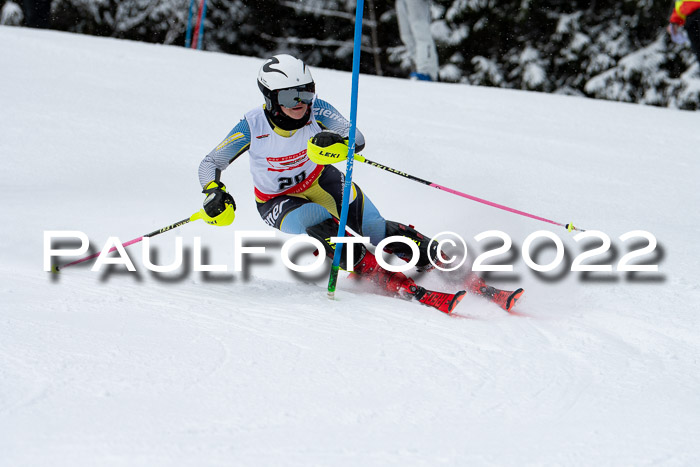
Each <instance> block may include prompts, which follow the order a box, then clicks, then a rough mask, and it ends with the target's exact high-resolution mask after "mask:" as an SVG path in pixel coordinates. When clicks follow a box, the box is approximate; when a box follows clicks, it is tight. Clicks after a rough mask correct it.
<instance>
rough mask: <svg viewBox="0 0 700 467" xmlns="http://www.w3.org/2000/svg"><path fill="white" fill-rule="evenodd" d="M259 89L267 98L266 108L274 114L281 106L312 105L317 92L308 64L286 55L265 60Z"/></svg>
mask: <svg viewBox="0 0 700 467" xmlns="http://www.w3.org/2000/svg"><path fill="white" fill-rule="evenodd" d="M258 87H259V88H260V91H261V92H262V93H263V96H265V106H266V108H267V109H269V110H270V111H272V112H276V111H278V110H279V105H283V106H285V107H295V106H296V105H297V104H299V103H305V104H310V103H311V102H312V101H313V98H314V96H315V92H316V85H315V83H314V79H313V78H312V77H311V71H310V70H309V67H307V66H306V63H304V62H303V61H301V60H299V59H298V58H296V57H292V56H291V55H286V54H280V55H275V56H273V57H271V58H268V59H267V60H265V63H264V64H263V66H261V67H260V71H259V72H258ZM280 91H282V92H280Z"/></svg>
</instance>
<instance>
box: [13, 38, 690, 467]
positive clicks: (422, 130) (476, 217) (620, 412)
mask: <svg viewBox="0 0 700 467" xmlns="http://www.w3.org/2000/svg"><path fill="white" fill-rule="evenodd" d="M0 43H1V44H2V46H1V47H0V69H1V70H2V73H0V106H1V107H0V109H1V111H0V132H1V137H0V155H1V157H2V159H1V160H2V163H3V170H2V171H1V172H0V181H1V188H0V189H1V190H2V192H1V199H2V212H3V222H2V226H1V227H0V234H1V237H0V244H1V245H2V258H1V259H2V261H0V294H1V299H0V308H1V311H0V465H2V466H21V465H32V466H36V465H51V466H64V465H65V466H76V465H119V466H154V465H168V466H172V465H189V466H201V465H217V464H221V465H237V466H258V465H285V466H310V465H333V466H358V465H363V466H374V465H376V466H380V465H381V466H386V465H395V466H407V465H419V466H434V465H513V466H515V465H518V466H520V465H566V466H582V465H596V466H599V465H616V466H619V465H672V466H679V465H699V464H700V443H699V442H698V440H700V417H698V414H700V320H699V318H698V312H699V311H700V310H699V306H698V303H700V287H699V286H698V270H699V269H700V268H699V266H700V265H699V264H698V263H699V261H698V247H699V246H700V245H699V242H698V234H699V233H700V220H699V216H698V214H697V212H698V211H697V209H698V207H697V206H698V204H699V203H700V195H699V194H698V193H699V192H700V190H698V186H697V183H698V182H697V181H698V179H699V178H700V170H699V168H700V163H699V162H698V148H700V131H698V129H699V128H700V114H698V113H692V112H683V111H676V110H670V109H660V108H653V107H645V106H640V105H626V104H619V103H611V102H600V101H593V100H587V99H582V98H573V97H565V96H555V95H545V94H538V93H529V92H520V91H514V90H499V89H492V88H479V87H471V86H465V85H455V84H446V83H424V82H411V81H407V80H400V79H389V78H380V77H375V76H361V78H360V97H359V113H358V125H359V127H360V128H361V129H362V130H363V132H364V133H365V136H366V138H367V142H368V143H367V147H366V149H365V151H364V153H363V154H364V155H365V156H366V157H367V158H369V159H372V160H375V161H378V162H381V163H384V164H386V165H389V166H391V167H394V168H396V169H399V170H403V171H405V172H408V173H411V174H413V175H416V176H418V177H421V178H424V179H427V180H431V181H434V182H436V183H439V184H441V185H444V186H447V187H450V188H454V189H456V190H460V191H464V192H467V193H469V194H472V195H474V196H478V197H481V198H485V199H488V200H490V201H494V202H497V203H500V204H505V205H507V206H510V207H513V208H516V209H520V210H523V211H526V212H530V213H533V214H536V215H539V216H542V217H545V218H548V219H553V220H555V221H557V222H561V223H567V222H573V223H574V224H575V225H577V226H579V227H581V228H584V229H589V230H598V231H602V232H605V233H606V234H607V235H609V237H610V238H611V240H612V246H611V248H610V250H609V251H608V252H606V253H603V254H602V255H600V256H598V257H596V258H592V259H591V260H586V261H584V264H591V263H598V264H610V265H612V267H613V271H612V272H609V273H600V272H596V273H583V272H571V271H570V267H571V263H572V261H573V259H574V258H575V257H576V256H578V255H579V254H581V253H582V252H584V251H586V250H590V249H592V248H594V247H596V246H598V245H600V244H601V241H600V240H595V239H593V240H591V239H583V240H581V241H580V242H577V241H575V240H574V234H575V233H576V232H574V233H569V232H567V231H566V230H565V229H563V228H560V227H557V226H554V225H551V224H547V223H543V222H539V221H535V220H532V219H528V218H526V217H522V216H518V215H515V214H512V213H509V212H505V211H501V210H497V209H494V208H492V207H488V206H485V205H482V204H478V203H475V202H473V201H469V200H466V199H463V198H460V197H457V196H454V195H451V194H449V193H446V192H444V191H440V190H436V189H433V188H430V187H427V186H424V185H420V184H417V183H415V182H411V181H409V180H406V179H404V178H401V177H398V176H396V175H393V174H390V173H388V172H385V171H382V170H379V169H376V168H373V167H370V166H367V165H363V164H359V163H358V164H356V166H355V170H354V180H355V181H356V182H357V183H358V184H360V186H361V187H362V188H363V189H364V190H365V191H366V193H367V194H368V195H369V196H370V197H371V198H372V200H373V201H374V203H375V204H376V205H377V206H378V207H379V209H380V211H381V212H382V213H383V215H384V216H385V217H387V218H389V219H394V220H399V221H403V222H406V223H411V224H414V225H416V226H417V228H419V230H421V231H423V232H424V233H426V234H430V235H434V234H437V233H438V232H442V231H451V232H455V233H458V234H459V235H461V236H462V237H463V238H464V239H465V240H466V242H467V244H468V246H469V260H468V261H467V263H466V264H465V265H464V266H463V267H462V268H461V269H460V270H459V271H457V272H455V273H453V274H449V275H448V274H446V273H440V272H431V273H429V274H427V275H424V276H423V277H419V276H416V280H417V281H418V282H419V283H422V284H424V285H426V286H428V287H431V288H433V289H438V290H446V291H456V290H458V289H459V288H461V287H460V284H459V280H460V279H459V278H460V277H463V276H464V275H466V272H467V271H468V270H469V264H470V263H471V261H473V260H474V259H475V257H476V256H477V255H478V254H481V253H482V252H484V251H487V250H488V249H491V248H494V247H497V246H498V245H499V244H500V243H501V241H500V240H496V239H494V238H492V239H487V240H483V241H481V242H478V241H476V240H475V238H474V237H475V236H477V235H478V234H480V233H481V232H484V231H488V230H500V231H503V232H505V233H506V234H507V235H508V236H510V238H512V241H513V246H512V248H511V250H510V252H509V253H506V254H503V255H499V256H498V257H496V258H493V259H491V260H489V261H487V262H486V264H493V263H494V262H496V263H510V264H513V266H514V269H513V271H512V272H503V273H491V274H490V275H489V280H490V281H491V282H492V283H494V284H495V285H497V286H501V287H503V288H514V287H517V286H522V287H524V288H525V289H526V295H525V296H524V298H523V300H522V301H521V302H520V303H519V305H518V307H517V311H518V313H517V314H508V313H505V312H504V311H502V310H500V309H499V308H497V307H496V306H495V305H493V304H490V303H488V302H485V301H483V300H480V299H479V298H478V297H472V296H468V297H467V298H465V299H464V300H463V301H462V303H461V304H460V306H459V308H458V309H457V311H456V313H455V315H454V316H447V315H444V314H442V313H440V312H438V311H435V310H433V309H430V308H427V307H424V306H421V305H420V304H417V303H413V302H408V301H403V300H400V299H397V298H392V297H386V296H382V295H378V294H377V293H374V292H373V291H371V290H368V289H366V288H364V287H363V286H361V284H358V283H357V282H356V281H353V280H351V279H349V278H348V277H346V273H343V274H341V277H340V281H339V288H338V292H337V294H336V295H337V297H336V300H335V301H331V300H329V299H328V298H326V293H325V284H326V278H327V275H326V274H327V273H326V271H327V269H328V267H327V266H326V267H325V268H324V269H323V270H321V271H320V272H317V273H306V274H303V275H301V276H296V275H294V274H292V273H291V272H290V271H289V270H288V269H287V268H286V267H285V266H284V265H283V264H282V261H281V259H280V251H281V245H282V242H284V241H286V240H288V239H289V238H292V237H291V236H288V235H283V234H281V233H279V232H277V233H276V236H275V238H272V239H267V240H264V239H259V240H255V241H254V242H253V243H254V246H264V247H265V248H266V250H265V251H266V253H265V254H255V255H253V257H252V261H249V262H248V264H247V268H246V269H245V271H244V272H236V271H235V270H234V267H235V253H236V249H235V248H234V234H235V232H243V231H255V230H257V231H262V232H268V233H274V232H275V231H274V230H273V229H271V228H269V227H268V226H267V225H265V224H264V223H263V221H262V220H261V219H260V218H259V215H258V213H257V210H256V208H255V203H254V200H253V193H252V189H253V187H252V183H251V179H250V175H249V173H248V160H247V158H246V157H243V158H241V159H240V160H238V161H236V162H235V163H234V164H233V165H232V166H230V167H229V169H228V170H227V171H226V172H224V175H223V180H224V182H225V183H226V184H227V185H228V186H229V188H230V190H231V192H232V193H233V194H234V196H235V198H236V200H237V202H238V210H237V213H236V221H235V223H234V224H233V225H232V226H230V227H226V228H220V227H213V226H209V225H206V224H205V223H203V222H201V221H197V222H193V223H190V224H188V225H184V226H182V227H179V228H178V229H176V230H173V231H170V232H167V233H164V234H162V235H158V236H156V237H153V238H152V239H151V252H152V253H153V256H154V258H152V259H153V261H154V262H156V263H157V264H161V265H167V264H171V263H172V262H173V261H174V260H175V259H176V251H177V243H176V239H177V238H178V237H180V238H181V239H182V242H183V245H184V248H183V249H184V264H183V266H181V267H179V268H177V270H176V271H174V272H171V273H154V272H151V271H149V270H148V269H146V267H145V266H144V262H143V260H142V258H141V253H142V249H141V244H136V245H132V246H128V247H126V251H127V252H128V255H129V258H130V259H131V260H132V261H133V263H134V264H135V267H136V270H137V271H136V272H128V271H127V270H126V268H125V267H124V266H120V265H116V266H112V267H111V268H110V267H109V266H104V267H103V268H102V269H101V270H100V271H99V272H93V271H91V264H88V265H86V266H75V267H70V268H66V269H65V270H63V271H62V272H61V273H60V274H58V275H55V274H51V273H47V272H45V271H44V270H43V257H44V232H45V231H55V230H68V231H81V232H84V233H85V234H86V235H87V236H88V237H89V239H90V246H91V251H99V250H100V249H101V248H102V246H103V245H104V244H105V242H106V241H107V239H108V238H109V237H112V236H115V237H118V238H119V239H120V240H121V241H122V242H126V241H128V240H131V239H133V238H137V237H139V236H141V235H143V234H146V233H149V232H151V231H153V230H156V229H159V228H160V227H163V226H167V225H169V224H172V223H174V222H176V221H179V220H181V219H184V218H186V217H188V216H189V215H190V214H192V213H194V212H196V211H197V210H198V209H199V208H200V206H201V201H202V198H203V196H202V194H201V193H200V190H201V189H200V186H199V184H198V181H197V168H198V165H199V162H200V160H201V158H202V157H203V156H204V155H205V154H206V153H207V152H209V151H210V150H211V149H212V148H213V147H214V146H216V145H217V144H218V143H219V142H220V141H221V140H222V139H223V138H224V137H225V136H226V134H227V133H228V132H229V130H230V129H231V128H232V127H233V126H234V125H235V124H236V123H237V122H238V120H239V119H240V118H241V117H242V115H243V113H244V112H245V111H247V110H249V109H251V108H253V107H255V106H257V105H261V103H262V101H261V96H260V93H259V91H258V89H257V87H256V82H255V78H256V74H257V70H258V68H259V66H260V65H261V60H260V59H257V58H249V57H248V58H243V57H235V56H230V55H222V54H217V53H207V52H198V51H192V50H186V49H184V48H179V47H163V46H157V45H147V44H141V43H134V42H127V41H118V40H114V39H101V38H94V37H87V36H79V35H69V34H64V33H58V32H50V31H35V30H27V29H19V28H8V27H2V28H0ZM312 72H313V75H314V78H315V80H316V82H317V90H318V94H319V96H320V97H322V98H324V99H326V100H328V101H330V102H331V103H333V104H335V105H336V106H337V108H338V109H339V110H340V111H342V112H343V113H344V114H345V115H349V110H350V109H349V107H350V97H349V89H350V81H351V77H350V74H349V73H344V72H338V71H331V70H325V69H313V70H312ZM340 165H341V166H342V165H343V164H340ZM538 230H548V231H551V232H553V233H554V234H556V236H557V237H559V238H561V240H562V242H563V245H564V248H565V251H566V256H565V258H564V260H563V262H562V264H561V266H559V267H557V268H555V270H553V271H551V272H546V273H536V272H535V271H534V270H533V269H532V268H530V267H529V266H528V265H527V264H526V263H525V261H524V259H523V257H522V251H523V250H524V243H525V239H526V238H527V237H528V236H529V235H530V234H531V233H533V232H536V231H538ZM635 230H643V231H647V232H649V233H651V234H653V235H654V236H655V238H656V239H657V241H658V245H657V246H656V248H655V249H654V251H652V252H650V253H644V254H643V255H642V256H640V257H638V258H636V259H634V260H632V261H631V263H632V264H635V263H638V264H658V266H659V270H658V272H643V273H636V274H629V273H624V272H618V271H617V266H618V262H619V261H620V259H621V258H622V256H623V255H625V254H626V253H628V252H629V251H632V250H634V249H637V248H640V247H643V246H645V245H646V244H647V243H648V241H647V240H645V239H643V238H633V239H630V240H627V241H626V242H623V241H622V240H620V238H619V237H620V236H621V235H623V234H625V233H627V232H630V231H635ZM197 237H199V238H201V250H202V256H203V259H202V262H203V263H204V264H207V265H220V266H225V267H226V268H227V271H226V272H196V271H194V270H193V264H194V259H193V256H194V253H195V252H196V251H195V250H197V249H196V248H195V247H196V244H195V241H196V240H195V239H196V238H197ZM55 243H60V244H57V245H54V247H55V248H69V247H70V248H75V247H77V246H78V244H77V243H76V242H75V241H72V242H65V241H64V242H55ZM538 245H539V246H538ZM528 250H529V252H530V254H531V255H532V256H533V259H536V260H537V262H538V263H540V264H547V263H549V262H550V261H551V260H553V259H554V256H555V255H554V253H555V248H554V247H553V243H552V240H547V239H542V238H541V239H539V240H537V241H535V243H534V244H533V245H532V246H531V247H530V248H529V249H528ZM197 251H199V250H197ZM156 255H157V259H156V258H155V256H156ZM73 259H75V257H70V256H66V257H63V258H60V259H59V263H60V264H65V263H67V262H69V261H71V260H73ZM313 259H314V258H313V256H312V255H310V254H309V252H305V253H304V252H302V253H300V254H299V256H298V258H297V261H298V262H299V263H300V264H308V263H311V262H312V261H313ZM92 264H94V263H92Z"/></svg>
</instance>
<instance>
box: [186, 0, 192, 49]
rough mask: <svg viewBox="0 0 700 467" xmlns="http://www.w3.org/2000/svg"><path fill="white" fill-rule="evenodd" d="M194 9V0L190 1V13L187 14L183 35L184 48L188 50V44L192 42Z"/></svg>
mask: <svg viewBox="0 0 700 467" xmlns="http://www.w3.org/2000/svg"><path fill="white" fill-rule="evenodd" d="M193 7H194V0H190V11H189V13H188V14H187V32H186V33H185V47H187V48H188V49H189V48H190V43H191V42H192V8H193Z"/></svg>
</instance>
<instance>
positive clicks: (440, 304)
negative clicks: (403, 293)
mask: <svg viewBox="0 0 700 467" xmlns="http://www.w3.org/2000/svg"><path fill="white" fill-rule="evenodd" d="M419 289H422V290H419V291H418V293H416V295H415V298H416V299H417V300H418V301H419V302H420V303H422V304H423V305H427V306H430V307H433V308H436V309H438V310H440V311H442V312H443V313H446V314H448V315H449V314H450V313H452V311H453V310H454V309H455V307H456V306H457V305H458V304H459V302H460V301H461V300H462V298H463V297H464V296H465V295H466V294H467V292H466V291H465V290H460V291H459V292H457V293H445V292H436V291H434V290H427V289H424V288H423V287H419Z"/></svg>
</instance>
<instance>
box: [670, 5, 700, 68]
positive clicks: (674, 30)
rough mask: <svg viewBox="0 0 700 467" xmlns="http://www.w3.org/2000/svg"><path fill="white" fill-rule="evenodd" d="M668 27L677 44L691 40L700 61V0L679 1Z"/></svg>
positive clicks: (699, 61) (672, 38)
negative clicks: (683, 28)
mask: <svg viewBox="0 0 700 467" xmlns="http://www.w3.org/2000/svg"><path fill="white" fill-rule="evenodd" d="M682 26H685V30H686V32H687V33H688V36H687V38H686V36H685V35H684V34H683V30H682V29H681V27H682ZM666 29H667V31H668V33H669V34H670V35H671V40H673V42H675V43H676V44H685V43H686V42H688V40H690V46H691V48H692V49H693V52H695V56H696V57H697V58H698V63H700V1H698V0H694V1H689V0H679V1H677V2H676V5H675V8H674V9H673V13H671V18H670V19H669V25H668V28H666Z"/></svg>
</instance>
